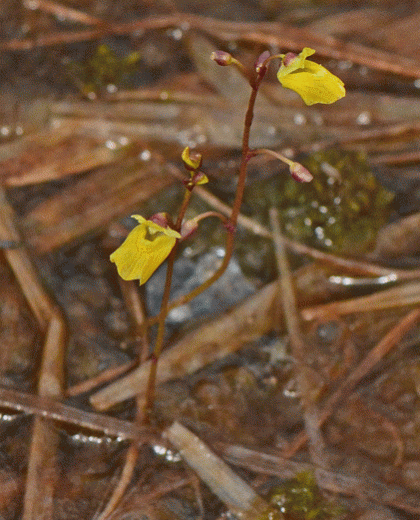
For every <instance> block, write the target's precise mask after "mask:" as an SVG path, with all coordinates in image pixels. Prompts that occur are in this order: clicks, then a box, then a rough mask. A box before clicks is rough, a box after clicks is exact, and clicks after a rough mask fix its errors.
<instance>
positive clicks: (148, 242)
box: [110, 215, 181, 285]
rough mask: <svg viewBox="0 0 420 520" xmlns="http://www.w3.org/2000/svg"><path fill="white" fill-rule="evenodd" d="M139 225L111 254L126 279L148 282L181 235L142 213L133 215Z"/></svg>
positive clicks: (112, 259)
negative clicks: (146, 217)
mask: <svg viewBox="0 0 420 520" xmlns="http://www.w3.org/2000/svg"><path fill="white" fill-rule="evenodd" d="M133 218H135V219H136V220H137V221H138V222H139V225H138V226H136V227H135V228H134V229H133V230H132V231H131V232H130V233H129V234H128V236H127V238H126V239H125V241H124V242H123V243H122V244H121V246H120V247H119V248H118V249H117V250H116V251H114V252H113V253H112V255H111V256H110V260H111V262H114V263H115V264H116V266H117V270H118V274H119V275H120V276H121V278H122V279H123V280H135V279H138V280H139V281H140V285H142V284H144V283H145V282H147V280H148V279H149V278H150V277H151V276H152V274H153V273H154V272H155V271H156V269H157V268H158V267H159V266H160V265H161V264H162V263H163V262H164V261H165V260H166V258H167V257H168V255H169V253H170V252H171V251H172V249H173V247H174V245H175V242H176V239H177V238H180V237H181V235H180V234H179V233H177V232H176V231H174V230H173V229H170V228H163V227H161V226H159V225H158V224H155V223H154V222H151V221H150V220H146V219H145V218H143V217H141V216H140V215H133Z"/></svg>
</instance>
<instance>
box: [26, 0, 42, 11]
mask: <svg viewBox="0 0 420 520" xmlns="http://www.w3.org/2000/svg"><path fill="white" fill-rule="evenodd" d="M24 5H25V7H26V9H30V10H31V11H35V10H36V9H39V2H38V0H25V3H24Z"/></svg>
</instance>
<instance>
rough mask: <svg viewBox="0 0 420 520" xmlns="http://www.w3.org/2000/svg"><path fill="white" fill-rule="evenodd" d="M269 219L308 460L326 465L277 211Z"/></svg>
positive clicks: (313, 389) (313, 379) (313, 384)
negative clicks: (309, 455) (307, 449)
mask: <svg viewBox="0 0 420 520" xmlns="http://www.w3.org/2000/svg"><path fill="white" fill-rule="evenodd" d="M269 216H270V223H271V227H272V229H273V235H274V236H273V239H274V248H275V252H276V259H277V265H278V270H279V273H280V278H279V290H280V296H281V300H282V303H283V309H284V318H285V321H286V328H287V331H288V333H289V341H290V345H291V350H292V356H293V357H294V359H295V362H296V364H295V370H296V372H297V380H298V385H299V393H300V395H301V402H302V405H303V417H304V421H305V430H306V433H307V435H308V437H309V439H310V453H311V457H312V459H313V461H314V462H316V463H317V464H318V465H320V466H322V465H324V464H325V463H326V457H325V455H324V441H323V438H322V434H321V430H320V428H319V420H318V415H319V414H318V408H317V406H316V404H315V398H316V397H315V396H317V394H318V393H319V392H318V390H317V388H316V386H315V385H316V383H315V381H316V380H317V378H316V377H312V376H311V373H312V369H311V367H309V366H308V365H307V364H306V362H305V358H306V352H307V345H306V344H305V341H304V339H303V334H302V331H301V326H300V322H299V315H298V309H297V303H296V295H295V290H294V287H293V278H292V273H291V271H290V267H289V262H288V259H287V255H286V247H285V243H284V240H283V237H282V234H281V230H280V224H279V212H278V210H277V209H275V208H270V211H269Z"/></svg>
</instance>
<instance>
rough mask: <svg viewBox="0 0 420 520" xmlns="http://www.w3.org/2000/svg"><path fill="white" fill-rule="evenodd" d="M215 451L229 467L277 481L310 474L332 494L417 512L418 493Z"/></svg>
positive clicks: (242, 452) (239, 451)
mask: <svg viewBox="0 0 420 520" xmlns="http://www.w3.org/2000/svg"><path fill="white" fill-rule="evenodd" d="M217 449H218V452H219V453H220V454H221V455H222V456H223V458H224V459H226V460H227V461H228V462H230V463H231V464H235V465H236V466H240V467H243V468H245V469H247V470H250V471H254V472H256V473H262V474H264V475H274V476H278V477H280V478H281V479H284V478H293V477H294V476H295V475H296V473H300V472H302V471H311V470H312V471H313V472H314V473H315V475H316V479H317V483H318V485H319V486H320V487H322V488H323V489H325V490H327V491H330V492H332V493H342V494H344V495H352V496H356V497H358V498H361V497H363V498H364V499H366V500H372V501H374V502H378V503H379V504H383V503H385V504H387V505H389V506H392V507H395V508H398V509H401V510H402V511H406V512H407V513H411V514H419V513H420V499H419V496H418V493H415V492H410V491H407V490H405V489H404V488H402V487H396V486H390V485H388V484H384V483H381V482H377V481H375V480H374V479H371V478H364V477H362V476H355V475H350V474H346V473H344V472H342V471H339V472H338V471H330V470H326V469H322V468H319V467H317V466H315V465H313V464H310V463H306V462H297V461H292V460H289V459H285V458H283V457H279V456H277V455H273V454H269V453H264V452H261V451H255V450H250V449H247V448H243V447H242V446H229V445H223V444H217Z"/></svg>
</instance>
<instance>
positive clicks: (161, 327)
mask: <svg viewBox="0 0 420 520" xmlns="http://www.w3.org/2000/svg"><path fill="white" fill-rule="evenodd" d="M265 72H266V69H265V68H261V69H260V72H258V73H257V75H256V77H255V79H251V80H250V85H251V89H252V90H251V95H250V97H249V102H248V108H247V111H246V115H245V121H244V133H243V136H242V156H241V165H240V169H239V178H238V185H237V188H236V194H235V200H234V202H233V206H232V212H231V214H230V216H229V218H228V220H227V222H226V223H225V227H226V230H227V237H226V246H225V256H224V258H223V262H222V264H221V266H220V267H219V269H217V271H216V272H215V273H214V274H213V275H212V276H211V277H210V278H209V279H208V280H206V281H205V282H204V283H203V284H202V285H200V286H199V287H197V288H196V289H194V290H193V291H191V292H189V293H188V294H186V295H185V296H183V297H181V298H180V299H177V300H176V301H175V302H172V303H170V302H169V297H170V291H171V284H172V276H173V270H174V262H175V256H176V252H177V249H178V247H177V246H178V241H177V242H176V244H175V246H174V248H173V249H172V251H171V253H170V255H169V257H168V261H167V271H166V281H165V288H164V291H163V297H162V304H161V311H160V314H159V318H158V320H159V321H158V333H157V337H156V343H155V347H154V351H153V354H152V363H151V365H150V372H149V379H148V382H147V390H146V404H145V420H146V421H150V417H151V412H152V409H153V404H154V398H155V387H156V374H157V365H158V361H159V357H160V354H161V352H162V347H163V338H164V332H165V320H166V317H167V315H168V312H169V311H170V310H171V309H172V308H174V307H176V306H178V305H183V304H185V303H187V302H189V301H191V300H192V299H193V298H195V297H196V296H198V295H199V294H201V293H202V292H204V291H205V290H207V289H208V288H209V287H210V286H211V285H213V284H214V283H215V282H216V281H217V280H218V279H219V278H220V277H221V276H222V275H223V273H224V272H225V271H226V268H227V267H228V265H229V262H230V260H231V258H232V254H233V246H234V236H235V230H236V224H237V221H238V216H239V212H240V209H241V204H242V199H243V195H244V190H245V183H246V174H247V167H248V162H249V160H250V159H251V158H252V157H253V154H252V152H251V151H250V148H249V136H250V132H251V125H252V120H253V118H254V107H255V101H256V99H257V94H258V89H259V86H260V84H261V81H262V79H263V77H264V75H265ZM191 192H192V189H188V187H187V190H186V192H185V197H184V201H183V203H182V206H181V209H180V211H179V214H178V219H177V222H176V225H175V230H176V231H180V229H181V225H182V220H183V218H184V216H185V212H186V210H187V207H188V204H189V202H190V198H191Z"/></svg>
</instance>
